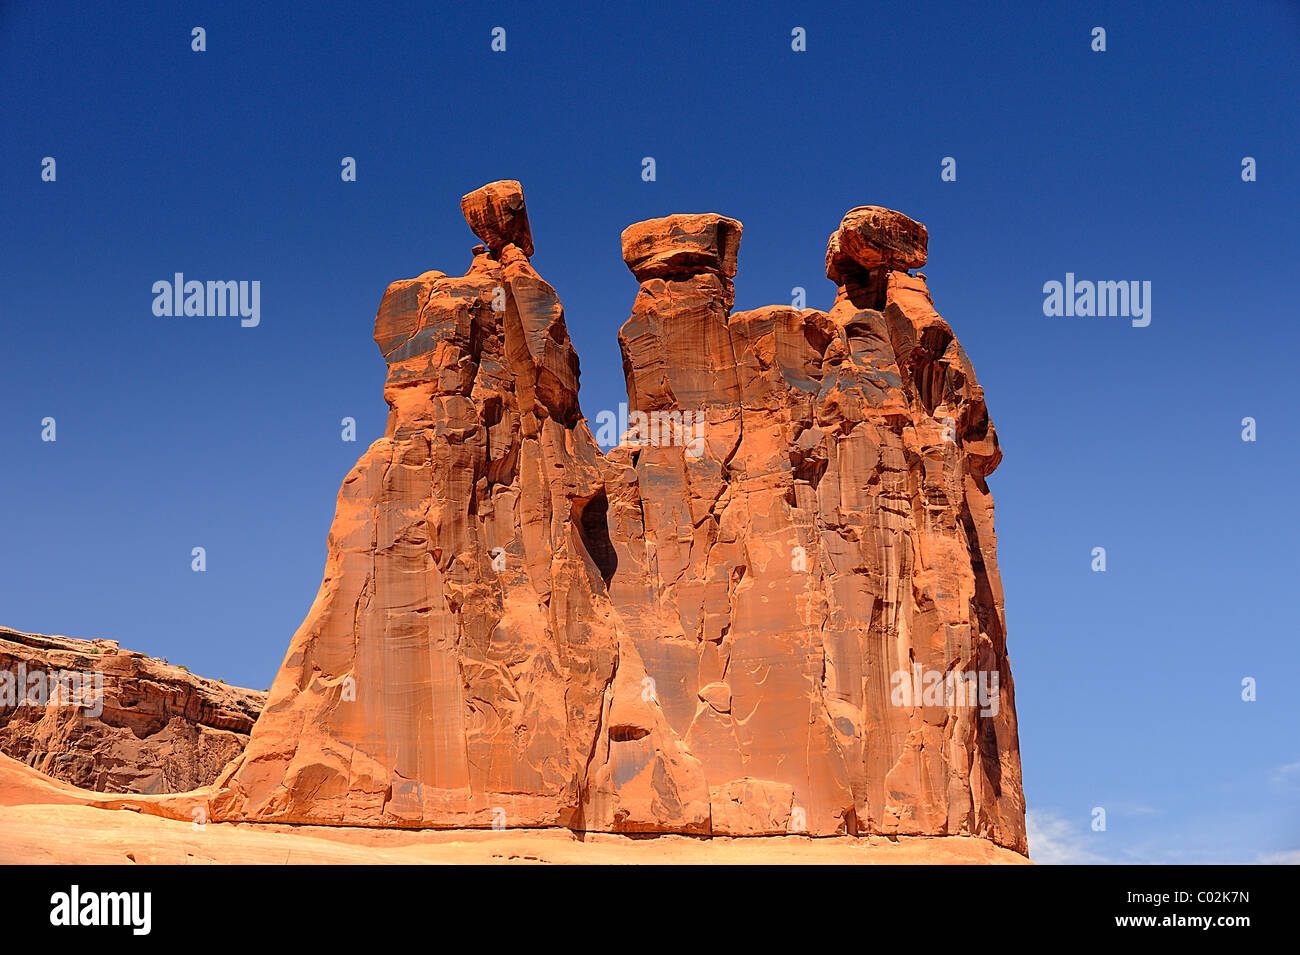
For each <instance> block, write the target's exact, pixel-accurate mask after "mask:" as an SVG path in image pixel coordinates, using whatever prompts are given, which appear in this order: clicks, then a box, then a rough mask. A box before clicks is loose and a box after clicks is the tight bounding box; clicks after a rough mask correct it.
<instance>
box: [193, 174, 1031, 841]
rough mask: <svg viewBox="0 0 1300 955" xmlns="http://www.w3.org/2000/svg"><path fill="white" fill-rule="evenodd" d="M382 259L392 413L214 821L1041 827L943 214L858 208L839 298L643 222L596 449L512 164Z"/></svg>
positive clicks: (350, 492)
mask: <svg viewBox="0 0 1300 955" xmlns="http://www.w3.org/2000/svg"><path fill="white" fill-rule="evenodd" d="M461 205H462V209H463V211H464V213H465V216H466V219H467V221H468V222H469V223H470V225H471V227H472V228H473V229H474V231H475V232H476V234H477V235H478V236H479V238H480V239H482V240H483V242H484V243H485V245H484V246H479V247H477V248H476V249H475V254H474V259H473V262H472V263H471V265H470V268H469V271H468V272H467V273H466V274H465V275H464V276H461V277H449V276H447V275H444V274H443V273H441V272H426V273H425V274H423V275H421V276H419V277H418V278H415V279H408V280H404V281H399V282H395V283H393V284H392V285H391V286H389V288H388V291H387V292H386V293H385V295H384V298H383V301H382V303H381V304H380V307H379V314H378V316H377V318H376V322H375V340H376V342H377V343H378V345H379V348H380V351H381V352H382V353H383V355H384V357H385V359H386V360H387V362H388V381H387V384H386V386H385V389H384V395H385V399H386V400H387V402H388V405H389V408H390V409H391V411H390V415H389V420H388V427H387V431H386V434H385V436H384V437H383V438H381V439H380V440H378V441H376V442H375V443H374V444H373V445H371V447H370V448H369V450H367V451H366V453H365V454H364V456H363V457H362V458H361V460H360V462H359V463H358V464H357V466H356V468H354V470H353V471H352V473H351V474H349V475H348V477H347V479H346V480H345V481H344V483H343V487H342V490H341V491H340V493H339V502H338V510H337V513H336V516H335V520H334V525H333V528H332V529H331V532H330V538H329V545H328V558H327V563H326V570H325V579H324V582H323V584H322V586H321V590H320V592H319V594H318V596H317V598H316V602H315V604H314V605H313V607H312V609H311V611H310V613H309V615H308V617H307V619H306V621H305V622H304V623H303V625H302V627H301V628H300V629H299V631H298V633H297V634H296V635H295V636H294V638H293V640H292V643H291V645H290V648H289V652H288V655H287V656H286V658H285V661H284V664H283V666H282V667H281V670H280V673H279V675H278V676H277V677H276V680H275V683H274V685H273V686H272V688H271V692H270V698H269V701H268V704H267V706H266V709H265V711H264V712H263V713H262V715H261V717H260V718H259V720H258V722H257V725H256V727H255V728H254V730H253V733H252V737H251V739H250V741H249V744H248V747H247V749H246V750H245V751H244V753H243V754H242V755H241V756H240V757H239V758H238V759H237V760H236V761H235V762H234V763H233V764H232V765H231V766H230V767H229V768H228V770H227V771H226V772H225V773H224V774H223V776H222V778H221V779H220V780H219V781H218V784H217V787H216V794H215V796H214V797H213V803H212V807H213V815H214V818H217V819H230V820H252V821H267V822H301V823H326V824H351V825H368V826H403V827H444V828H451V827H465V826H493V825H495V826H498V827H500V826H509V827H535V826H567V827H570V828H572V829H577V830H596V831H612V832H679V833H697V834H715V835H725V834H731V835H761V834H770V833H785V832H806V833H809V834H811V835H833V834H841V833H849V834H866V833H882V834H887V835H892V834H900V835H909V834H918V835H920V834H926V835H944V834H947V835H956V834H968V835H977V836H982V837H984V838H987V839H990V840H992V841H993V842H996V843H998V844H999V845H1003V846H1007V847H1010V848H1013V849H1016V850H1017V851H1020V852H1022V853H1023V852H1024V851H1025V830H1024V799H1023V794H1022V790H1021V782H1020V759H1019V745H1018V740H1017V735H1016V721H1015V707H1014V691H1013V685H1012V680H1011V674H1010V670H1009V667H1008V663H1007V656H1006V640H1005V631H1004V617H1003V610H1002V589H1001V584H1000V581H999V577H998V572H997V564H996V559H995V542H994V537H993V507H992V498H991V496H990V494H989V490H988V486H987V484H986V482H985V479H986V477H987V476H988V474H989V473H990V472H992V471H993V469H994V468H995V467H996V466H997V463H998V461H999V460H1000V456H1001V452H1000V451H999V449H998V442H997V438H996V435H995V432H994V430H993V426H992V424H991V422H990V421H989V418H988V414H987V411H986V409H985V406H984V396H983V391H982V389H981V388H980V387H979V385H978V384H976V381H975V376H974V372H973V370H972V368H971V365H970V362H969V360H968V359H967V357H966V355H965V353H964V352H963V351H962V349H961V346H960V345H959V344H958V343H957V341H956V339H955V338H954V337H953V334H952V331H951V329H950V328H949V327H948V325H947V323H946V322H944V320H943V319H942V318H940V317H939V315H938V314H937V313H936V312H935V311H934V308H933V306H932V303H931V300H930V296H929V293H928V291H927V289H926V284H925V279H924V277H923V276H921V275H913V274H910V273H909V272H908V271H907V270H908V269H913V268H916V267H918V266H920V265H922V264H924V262H925V255H926V241H927V235H926V231H925V228H924V226H922V225H920V224H919V223H916V222H913V221H912V220H911V219H908V218H907V217H906V216H903V215H901V214H900V213H897V212H892V211H890V210H887V209H880V208H877V207H869V206H868V207H860V208H858V209H854V210H852V211H851V212H849V213H848V214H847V215H846V216H845V218H844V221H843V222H842V223H841V224H840V227H839V228H838V229H837V230H836V232H835V233H834V234H833V235H832V236H831V239H830V242H829V244H828V249H827V255H826V269H827V275H828V276H829V277H830V278H831V280H832V281H833V282H835V284H836V285H837V287H838V294H837V298H836V301H835V305H834V307H833V308H832V309H831V311H830V312H821V311H818V310H815V309H803V310H798V309H794V308H791V307H788V306H768V307H764V308H759V309H754V310H752V311H746V312H738V313H732V312H731V308H732V305H733V302H734V298H735V296H734V288H733V284H732V280H733V278H734V276H735V274H736V268H737V251H738V248H739V244H740V238H741V232H742V227H741V224H740V223H739V222H737V221H736V220H734V219H728V218H726V217H723V216H720V215H715V214H704V215H675V216H668V217H666V218H663V219H655V220H650V221H648V222H642V223H638V224H636V225H634V226H631V227H629V228H628V229H627V230H626V231H625V232H624V234H623V254H624V259H625V261H626V262H627V265H628V267H629V268H630V269H631V270H632V272H633V274H634V276H635V277H636V279H637V280H638V282H639V283H640V290H639V292H638V294H637V297H636V300H635V302H634V304H633V307H632V316H631V318H630V319H629V320H628V321H627V323H626V324H625V325H624V326H623V328H622V330H621V331H620V333H619V343H620V347H621V349H622V353H623V364H624V370H625V374H626V378H627V391H628V406H629V412H628V418H629V422H630V423H631V424H632V428H631V430H630V432H629V434H628V435H627V437H626V438H625V440H624V442H623V444H621V445H620V446H619V447H618V448H616V449H614V450H613V451H611V452H610V453H608V454H602V453H601V452H600V450H599V449H598V448H597V445H596V442H595V441H594V440H593V438H592V434H591V431H590V430H589V428H588V425H587V421H586V419H585V418H584V416H583V414H582V411H581V409H580V407H579V403H578V375H579V371H578V357H577V355H576V353H575V352H574V349H573V346H572V344H571V343H570V341H569V336H568V333H567V331H566V329H565V324H564V315H563V309H562V307H561V305H560V302H559V299H558V297H557V295H556V293H555V291H554V290H553V289H552V288H551V287H550V286H549V285H548V284H547V283H546V282H545V281H543V280H542V278H541V277H540V276H539V275H538V274H537V273H536V272H535V271H534V270H533V268H532V266H531V264H530V262H529V256H530V255H531V254H532V250H533V248H532V246H533V239H532V233H531V228H530V226H529V223H528V216H527V211H526V208H525V205H524V201H523V192H522V189H521V188H520V187H519V184H518V183H516V182H511V181H507V182H497V183H492V184H490V185H488V186H485V187H483V188H482V189H479V190H477V191H475V192H473V193H470V194H469V195H467V196H466V197H465V198H464V199H463V200H462V204H461Z"/></svg>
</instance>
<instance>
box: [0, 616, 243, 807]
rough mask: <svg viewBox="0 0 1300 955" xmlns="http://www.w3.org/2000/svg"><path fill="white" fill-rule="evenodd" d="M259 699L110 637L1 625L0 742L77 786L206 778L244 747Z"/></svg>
mask: <svg viewBox="0 0 1300 955" xmlns="http://www.w3.org/2000/svg"><path fill="white" fill-rule="evenodd" d="M263 700H264V695H263V694H261V693H255V692H254V691H252V690H245V689H241V688H239V687H233V686H227V685H225V684H224V683H218V682H216V681H213V680H205V679H203V678H202V677H197V676H194V675H192V674H190V673H189V671H187V670H185V669H184V668H182V667H177V666H169V665H168V664H166V663H164V662H163V661H161V660H155V659H153V658H151V657H147V656H145V655H144V654H142V653H134V652H132V651H129V650H122V649H121V648H119V647H118V645H117V643H116V641H113V640H74V639H70V638H68V637H47V636H42V635H40V634H34V633H20V632H19V631H16V630H10V629H7V628H4V627H0V752H3V753H4V754H5V755H7V756H11V757H13V758H14V759H18V760H21V761H22V762H25V763H27V764H28V765H29V766H32V767H33V768H35V769H38V770H40V771H41V772H43V773H46V774H47V775H50V776H54V777H56V778H58V779H61V780H64V781H66V782H69V783H72V784H73V785H75V786H80V787H81V788H83V789H88V790H94V791H96V792H104V793H178V792H185V791H187V790H191V789H196V788H198V787H200V786H206V785H208V784H209V783H211V782H212V781H213V780H214V779H216V777H217V775H218V774H219V773H220V772H221V770H222V769H223V768H224V767H225V766H226V764H227V763H229V762H230V760H232V759H233V758H234V757H236V756H237V755H239V753H240V752H241V751H242V750H243V748H244V744H245V743H246V742H247V741H248V734H249V732H250V731H251V730H252V728H253V721H254V720H256V719H257V714H258V713H259V711H260V710H261V708H262V703H263Z"/></svg>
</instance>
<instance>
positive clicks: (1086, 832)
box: [1025, 809, 1111, 865]
mask: <svg viewBox="0 0 1300 955" xmlns="http://www.w3.org/2000/svg"><path fill="white" fill-rule="evenodd" d="M1089 819H1090V817H1087V816H1085V817H1084V818H1083V819H1081V820H1079V821H1074V820H1070V819H1067V818H1066V817H1064V816H1061V815H1058V814H1057V813H1054V812H1048V811H1045V810H1042V809H1031V810H1029V811H1028V812H1026V813H1025V828H1026V830H1027V832H1028V835H1029V858H1030V859H1031V860H1032V861H1034V862H1037V863H1038V864H1039V865H1100V864H1103V863H1106V862H1109V861H1111V860H1109V859H1107V858H1106V857H1105V856H1104V855H1102V854H1101V852H1099V851H1098V849H1097V846H1096V840H1097V839H1101V838H1104V837H1105V834H1104V833H1099V832H1093V831H1092V829H1091V826H1090V823H1089Z"/></svg>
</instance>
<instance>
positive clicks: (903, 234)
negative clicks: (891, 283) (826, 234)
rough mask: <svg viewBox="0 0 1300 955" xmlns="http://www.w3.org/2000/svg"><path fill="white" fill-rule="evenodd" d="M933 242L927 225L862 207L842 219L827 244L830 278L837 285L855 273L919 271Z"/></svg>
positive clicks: (877, 208)
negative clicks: (889, 270)
mask: <svg viewBox="0 0 1300 955" xmlns="http://www.w3.org/2000/svg"><path fill="white" fill-rule="evenodd" d="M929 241H930V236H929V233H928V232H926V230H925V226H923V225H921V223H919V222H917V221H916V220H915V219H909V218H908V217H907V216H905V215H903V214H902V213H901V212H895V211H894V210H893V209H885V208H882V207H881V206H858V207H857V208H856V209H850V210H849V211H848V212H846V213H845V214H844V218H843V219H842V220H840V227H839V228H838V229H837V230H835V232H833V233H832V234H831V238H830V241H829V242H828V243H827V244H826V277H827V278H828V279H830V280H831V281H832V282H834V283H835V284H836V285H843V284H844V281H845V279H846V278H847V277H848V276H850V275H852V274H853V273H855V272H861V271H868V272H869V271H872V270H874V269H880V268H885V269H897V270H899V271H905V270H907V269H919V268H920V267H921V266H923V265H925V252H926V245H927V244H928V243H929Z"/></svg>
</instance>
